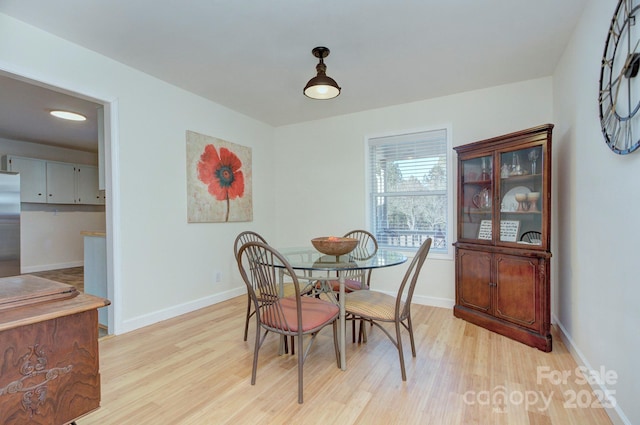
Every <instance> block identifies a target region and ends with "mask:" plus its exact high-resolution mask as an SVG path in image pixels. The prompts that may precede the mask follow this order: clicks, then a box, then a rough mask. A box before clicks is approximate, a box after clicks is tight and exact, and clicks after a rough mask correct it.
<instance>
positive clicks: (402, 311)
mask: <svg viewBox="0 0 640 425" xmlns="http://www.w3.org/2000/svg"><path fill="white" fill-rule="evenodd" d="M432 241H433V239H432V238H428V239H427V240H426V241H424V242H423V243H422V245H421V246H420V248H419V249H418V252H417V253H416V255H415V257H413V260H411V264H409V268H408V269H407V272H406V273H405V275H404V278H403V279H402V283H401V284H400V288H399V289H398V296H397V297H396V316H397V318H398V319H401V320H403V319H405V318H406V317H408V316H409V314H410V310H411V299H412V298H413V292H414V291H415V289H416V283H418V276H419V275H420V271H421V270H422V266H423V264H424V262H425V260H426V259H427V254H429V250H430V249H431V242H432Z"/></svg>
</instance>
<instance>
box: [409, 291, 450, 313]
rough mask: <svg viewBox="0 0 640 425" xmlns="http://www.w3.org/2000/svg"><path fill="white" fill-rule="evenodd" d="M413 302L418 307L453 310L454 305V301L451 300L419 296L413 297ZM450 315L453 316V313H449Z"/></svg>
mask: <svg viewBox="0 0 640 425" xmlns="http://www.w3.org/2000/svg"><path fill="white" fill-rule="evenodd" d="M413 302H414V303H416V304H420V305H428V306H431V307H442V308H453V306H454V305H455V300H451V299H449V298H435V297H425V296H420V295H414V296H413ZM451 314H453V312H451Z"/></svg>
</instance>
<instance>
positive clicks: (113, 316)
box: [0, 61, 122, 335]
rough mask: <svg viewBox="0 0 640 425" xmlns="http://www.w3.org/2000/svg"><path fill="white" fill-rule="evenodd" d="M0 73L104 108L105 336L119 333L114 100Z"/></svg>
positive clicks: (7, 69) (19, 73)
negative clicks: (106, 304) (107, 329)
mask: <svg viewBox="0 0 640 425" xmlns="http://www.w3.org/2000/svg"><path fill="white" fill-rule="evenodd" d="M0 71H1V72H3V73H6V74H8V75H9V76H10V77H12V78H17V79H19V80H21V81H24V82H26V83H30V84H34V85H37V86H40V87H44V88H48V89H51V90H55V91H58V92H61V93H64V94H67V95H70V96H74V97H78V98H81V99H84V100H88V101H91V102H95V103H99V104H101V105H103V107H104V165H105V170H104V172H105V193H106V206H105V213H106V214H105V215H106V217H105V221H106V223H105V225H106V244H107V258H106V262H107V298H108V299H109V300H111V304H110V305H109V306H108V307H107V309H108V328H109V334H111V335H118V334H119V333H121V332H122V294H121V285H120V282H121V276H122V275H121V256H120V252H121V250H120V246H121V245H120V240H121V238H120V192H119V190H118V188H119V187H120V173H119V169H120V168H119V161H118V158H119V154H118V152H119V149H118V147H119V143H118V141H119V139H118V121H119V120H118V98H117V97H112V96H107V95H104V94H95V93H87V92H86V90H85V89H86V88H78V87H73V82H69V81H65V82H64V83H62V82H58V81H52V80H51V78H49V77H47V76H44V75H42V74H38V73H31V72H26V71H25V70H24V69H19V68H16V67H15V66H14V65H12V64H8V63H5V62H2V61H0Z"/></svg>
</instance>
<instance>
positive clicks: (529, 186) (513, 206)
mask: <svg viewBox="0 0 640 425" xmlns="http://www.w3.org/2000/svg"><path fill="white" fill-rule="evenodd" d="M499 158H500V236H499V241H500V242H512V243H518V244H525V245H534V246H536V245H537V246H541V245H542V211H543V210H544V205H543V202H544V199H545V196H544V193H543V191H544V187H543V176H542V170H544V167H543V163H544V160H545V158H544V157H543V149H542V146H541V145H534V146H530V147H527V148H525V149H520V150H514V151H508V152H501V153H500V156H499Z"/></svg>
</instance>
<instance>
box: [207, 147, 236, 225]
mask: <svg viewBox="0 0 640 425" xmlns="http://www.w3.org/2000/svg"><path fill="white" fill-rule="evenodd" d="M240 167H242V161H240V159H239V158H238V157H237V156H236V154H234V153H233V152H231V151H230V150H229V149H227V148H220V156H218V152H217V151H216V148H215V147H214V146H213V145H207V146H205V148H204V152H202V155H200V162H198V178H199V179H200V181H201V182H202V183H204V184H206V185H207V189H208V191H209V193H210V194H211V195H213V196H215V198H216V199H217V200H219V201H227V217H226V218H227V220H228V219H229V199H234V198H238V197H240V198H241V197H242V196H243V195H244V175H243V174H242V171H240ZM227 220H225V221H227Z"/></svg>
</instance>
